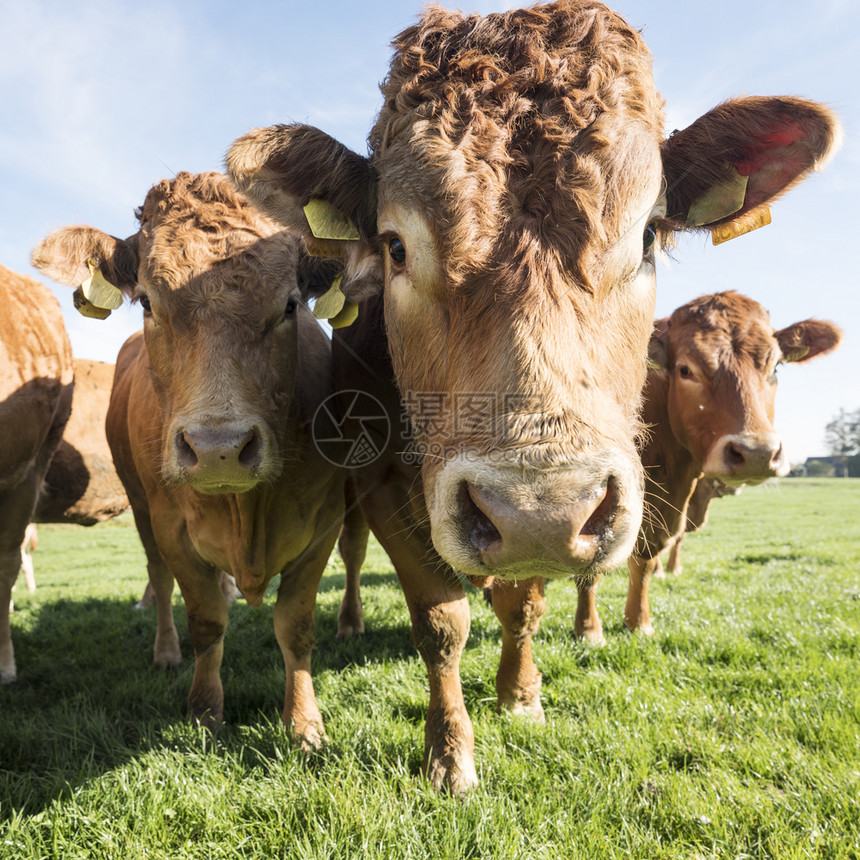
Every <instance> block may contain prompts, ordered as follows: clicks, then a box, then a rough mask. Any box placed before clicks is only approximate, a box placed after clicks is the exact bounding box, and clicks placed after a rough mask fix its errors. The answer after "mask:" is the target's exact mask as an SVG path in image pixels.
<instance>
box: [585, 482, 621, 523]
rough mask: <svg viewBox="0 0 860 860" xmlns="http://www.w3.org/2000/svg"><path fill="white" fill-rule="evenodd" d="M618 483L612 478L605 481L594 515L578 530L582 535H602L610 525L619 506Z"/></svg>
mask: <svg viewBox="0 0 860 860" xmlns="http://www.w3.org/2000/svg"><path fill="white" fill-rule="evenodd" d="M619 501H620V499H619V493H618V482H617V481H616V480H615V478H613V477H611V476H610V477H609V479H608V480H607V481H606V491H605V493H604V495H603V499H602V500H601V502H600V504H599V505H598V506H597V507H596V508H595V509H594V513H593V514H592V515H591V516H590V517H589V518H588V520H586V522H585V525H584V526H583V527H582V528H581V529H580V532H579V533H580V534H582V535H603V534H605V533H606V530H607V529H608V528H609V527H610V526H611V525H612V520H613V518H614V516H615V512H616V510H618V505H619Z"/></svg>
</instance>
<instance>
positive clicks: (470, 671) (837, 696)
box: [0, 479, 860, 860]
mask: <svg viewBox="0 0 860 860" xmlns="http://www.w3.org/2000/svg"><path fill="white" fill-rule="evenodd" d="M40 540H41V543H40V546H39V549H38V551H37V552H36V554H35V563H36V579H37V583H38V591H37V592H36V594H35V595H32V596H30V595H28V594H27V593H26V590H25V589H24V586H23V582H22V583H21V584H20V585H19V587H18V589H17V591H16V594H15V596H16V607H17V608H16V611H15V613H14V614H13V637H14V640H15V647H16V654H17V659H18V674H19V680H18V682H17V683H16V684H14V685H12V686H10V687H8V688H4V689H2V690H0V858H10V860H11V858H14V860H18V858H87V860H90V858H115V857H119V858H129V860H130V858H138V857H146V858H170V860H179V858H210V857H211V858H240V857H242V858H244V857H290V858H292V857H295V858H352V857H355V858H359V857H360V858H420V860H425V858H440V860H442V858H445V860H450V858H461V857H463V858H520V857H522V858H529V860H537V858H553V860H557V858H579V857H581V858H602V857H612V858H615V857H617V858H622V857H636V858H648V860H652V858H669V857H672V858H675V857H677V858H694V857H702V858H706V857H707V858H709V857H733V858H741V857H775V858H781V859H782V858H806V857H828V858H830V857H834V858H841V857H846V858H847V857H860V659H858V657H860V655H858V650H860V646H859V645H858V643H860V569H858V561H860V481H837V480H825V479H807V480H792V481H783V482H782V483H781V484H780V485H779V486H777V487H763V488H759V489H749V490H745V491H744V492H743V493H742V494H741V495H739V496H737V497H727V498H725V499H721V500H719V501H717V502H715V503H714V505H713V508H712V514H711V522H710V523H709V525H708V526H706V527H705V529H704V530H703V531H702V532H701V533H699V534H695V535H691V536H689V537H688V538H687V541H686V543H685V545H684V573H683V574H682V575H681V576H680V577H676V578H672V577H670V578H669V579H668V580H666V581H665V582H655V583H654V584H653V586H652V590H651V602H652V612H653V616H654V621H655V626H656V628H657V632H656V634H655V636H654V637H653V638H651V639H643V638H634V637H631V636H629V635H628V634H626V633H625V632H624V630H623V625H622V622H621V613H622V609H623V604H624V593H625V590H626V576H625V575H624V574H623V573H621V572H619V573H618V574H616V575H614V576H612V577H608V578H606V579H605V580H604V582H603V584H602V585H601V590H600V595H599V602H600V609H601V614H602V616H603V619H604V629H605V632H606V635H607V639H608V642H609V644H608V646H607V647H606V648H605V649H600V650H597V649H589V648H588V647H585V646H583V645H580V644H578V643H575V642H574V641H572V639H571V635H570V633H571V629H572V625H573V611H574V600H575V590H574V588H573V586H572V584H570V583H555V584H552V585H551V586H550V587H548V593H547V597H548V604H549V608H548V611H547V615H546V617H545V620H544V623H543V626H542V628H541V632H540V635H539V636H538V637H537V639H536V642H535V654H536V659H537V661H538V664H539V666H540V668H541V671H542V672H543V675H544V696H543V699H544V706H545V709H546V713H547V725H546V727H545V728H539V727H537V726H535V725H531V724H529V723H528V722H525V721H523V720H518V719H514V718H511V717H510V716H507V715H501V716H500V715H498V714H496V712H495V689H494V676H495V670H496V665H497V660H498V639H499V636H498V627H497V623H496V621H495V617H494V616H493V614H492V611H491V610H490V609H489V608H488V607H486V606H485V605H484V603H483V600H482V598H481V595H480V593H479V592H477V591H472V592H471V593H470V600H471V603H472V610H473V613H472V614H473V621H472V633H471V636H470V640H469V644H468V647H467V649H466V652H465V654H464V659H463V667H462V677H463V685H464V691H465V696H466V702H467V705H468V707H469V709H470V712H471V714H472V718H473V720H474V723H475V734H476V751H475V752H476V759H477V764H478V773H479V777H480V779H481V786H480V788H479V789H477V790H476V791H475V792H474V793H473V794H472V795H471V796H469V797H468V798H466V799H465V800H458V799H455V798H452V797H449V796H446V795H439V794H436V793H435V792H434V791H432V790H431V789H430V788H429V787H428V786H427V785H426V784H425V783H424V782H423V781H422V780H421V778H420V777H419V775H418V771H419V767H420V762H421V754H422V745H423V718H424V709H425V704H426V678H425V674H424V670H423V668H422V665H421V663H420V660H419V659H418V657H417V655H416V653H415V652H414V650H413V648H412V645H411V641H410V637H409V628H408V624H407V613H406V609H405V605H404V603H403V599H402V596H401V595H400V592H399V589H398V586H397V581H396V577H395V576H394V574H393V571H392V568H391V566H390V564H389V562H388V559H387V558H386V557H385V555H384V554H383V553H382V552H381V551H380V550H379V548H378V547H376V546H375V545H374V546H373V548H372V550H371V553H370V555H369V557H368V562H367V564H366V566H365V576H364V581H363V588H364V591H363V596H364V603H365V612H366V616H367V624H368V633H367V635H366V636H365V637H364V638H363V639H362V640H359V641H351V642H345V643H341V642H337V641H336V640H335V638H334V633H335V629H336V617H337V607H338V603H339V600H340V595H341V589H342V585H343V571H342V567H341V566H340V563H339V562H338V561H336V560H333V561H332V562H331V564H330V567H329V570H328V572H327V574H326V576H325V578H324V580H323V584H322V591H321V594H320V599H319V608H318V612H317V640H318V646H317V649H316V651H315V656H314V672H315V680H316V690H317V697H318V699H319V702H320V706H321V708H322V710H323V715H324V717H325V719H326V724H327V730H328V734H329V737H330V739H331V744H330V746H329V747H327V748H326V749H325V750H324V751H323V752H321V753H318V754H314V755H311V756H306V755H304V754H303V753H301V751H299V750H298V749H297V748H295V747H294V746H293V745H292V744H291V743H290V741H289V740H288V738H287V736H286V734H285V732H284V730H283V728H282V727H281V725H280V723H279V714H280V708H281V705H282V695H283V669H282V665H281V659H280V653H279V651H278V648H277V644H276V642H275V638H274V634H273V631H272V617H271V616H272V602H271V599H270V600H269V601H268V603H267V604H266V606H264V607H263V608H262V609H259V610H255V611H249V610H248V609H247V607H245V605H244V603H241V602H240V604H238V605H237V606H235V607H234V608H233V610H232V614H231V629H230V631H229V633H228V636H227V640H226V646H225V660H224V669H223V672H222V677H223V679H224V686H225V696H226V715H227V719H228V720H229V725H228V727H227V728H226V729H225V731H224V732H222V733H221V734H219V735H218V736H217V737H216V738H215V739H214V740H212V739H211V738H210V737H208V736H207V735H206V734H205V733H202V732H199V731H197V730H196V729H194V728H192V727H190V726H188V725H186V724H185V722H184V719H183V716H184V711H185V697H186V695H187V691H188V686H189V682H190V676H189V674H188V671H189V668H190V663H191V660H190V652H191V649H190V645H189V643H188V639H187V636H186V634H185V623H184V610H183V608H182V603H181V601H180V600H179V598H178V597H177V600H176V604H175V613H176V617H177V623H178V625H179V629H180V637H181V638H182V641H183V649H184V652H185V654H186V664H185V666H184V667H183V669H182V670H181V671H179V672H174V673H165V672H159V671H156V670H155V669H154V668H152V666H151V648H152V638H153V633H154V628H155V618H154V614H153V613H152V611H149V612H144V613H140V612H136V611H134V609H133V608H132V607H133V604H134V602H135V601H136V600H137V598H138V597H139V596H140V594H141V593H142V591H143V587H144V584H145V566H144V559H143V553H142V551H141V549H140V546H139V543H138V540H137V536H136V533H135V531H134V528H133V525H132V523H131V520H130V519H129V518H127V517H123V518H120V519H119V520H118V521H114V522H112V523H106V524H104V525H101V526H96V527H94V528H92V529H81V528H75V527H68V526H53V527H50V526H46V527H41V528H40Z"/></svg>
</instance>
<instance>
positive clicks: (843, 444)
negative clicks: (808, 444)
mask: <svg viewBox="0 0 860 860" xmlns="http://www.w3.org/2000/svg"><path fill="white" fill-rule="evenodd" d="M824 441H825V442H826V443H827V448H828V450H829V451H830V455H831V456H832V457H836V458H838V459H839V461H840V462H842V463H844V462H845V461H846V460H847V459H848V458H849V457H856V456H857V455H858V454H860V409H857V410H855V411H854V412H846V411H845V410H844V409H840V410H839V415H837V416H836V417H835V418H834V419H833V420H832V421H830V422H829V423H828V424H827V426H826V427H825V428H824Z"/></svg>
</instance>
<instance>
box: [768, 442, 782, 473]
mask: <svg viewBox="0 0 860 860" xmlns="http://www.w3.org/2000/svg"><path fill="white" fill-rule="evenodd" d="M781 462H782V443H780V446H779V448H777V449H776V451H775V452H774V455H773V457H771V458H770V465H771V467H772V468H776V467H778V466H779V464H780V463H781Z"/></svg>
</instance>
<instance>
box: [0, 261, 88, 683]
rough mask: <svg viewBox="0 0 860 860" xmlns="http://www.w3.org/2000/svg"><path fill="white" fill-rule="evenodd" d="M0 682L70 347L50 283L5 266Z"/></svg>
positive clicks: (63, 397)
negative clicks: (23, 554)
mask: <svg viewBox="0 0 860 860" xmlns="http://www.w3.org/2000/svg"><path fill="white" fill-rule="evenodd" d="M0 308H2V310H0V438H2V444H0V684H8V683H9V682H10V681H14V680H15V677H16V674H17V672H16V667H15V652H14V649H13V647H12V636H11V633H10V630H9V606H10V597H11V594H12V586H13V585H14V584H15V580H16V578H17V577H18V571H19V569H20V567H21V547H22V544H23V543H24V534H25V532H26V530H27V525H28V524H29V522H30V520H31V519H32V516H33V508H34V507H35V505H36V498H37V496H38V493H39V487H41V485H42V480H43V479H44V477H45V472H46V471H47V470H48V464H49V463H50V462H51V457H52V456H53V454H54V451H55V450H56V448H57V445H59V443H60V439H61V438H62V436H63V428H64V427H65V426H66V421H68V419H69V412H70V411H71V407H72V390H73V387H74V383H73V377H74V371H73V368H72V351H71V347H70V346H69V339H68V337H67V335H66V329H65V326H64V325H63V317H62V314H61V313H60V305H59V303H58V302H57V300H56V299H55V298H54V297H53V296H52V295H51V292H50V291H49V290H48V288H47V287H45V286H43V285H42V284H40V283H38V282H37V281H34V280H32V279H31V278H26V277H24V276H23V275H18V274H16V273H15V272H10V271H9V269H6V268H3V267H2V266H0Z"/></svg>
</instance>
